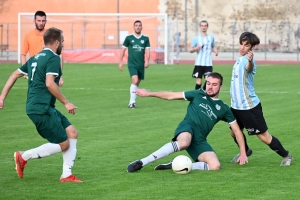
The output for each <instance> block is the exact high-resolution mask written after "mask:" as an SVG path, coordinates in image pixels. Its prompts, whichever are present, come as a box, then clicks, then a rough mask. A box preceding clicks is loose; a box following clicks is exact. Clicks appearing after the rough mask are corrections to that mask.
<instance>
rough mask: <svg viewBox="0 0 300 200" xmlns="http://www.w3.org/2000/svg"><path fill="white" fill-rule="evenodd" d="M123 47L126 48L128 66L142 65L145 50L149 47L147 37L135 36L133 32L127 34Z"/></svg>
mask: <svg viewBox="0 0 300 200" xmlns="http://www.w3.org/2000/svg"><path fill="white" fill-rule="evenodd" d="M123 47H126V48H128V67H144V64H145V50H146V48H150V41H149V37H148V36H146V35H140V37H136V36H135V35H134V34H131V35H128V36H127V37H126V38H125V40H124V42H123Z"/></svg>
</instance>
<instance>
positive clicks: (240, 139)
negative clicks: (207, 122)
mask: <svg viewBox="0 0 300 200" xmlns="http://www.w3.org/2000/svg"><path fill="white" fill-rule="evenodd" d="M230 127H231V130H232V131H233V132H234V134H235V137H236V140H237V142H238V144H239V148H240V157H239V158H238V160H237V162H239V163H240V165H244V164H246V163H248V157H247V155H246V151H245V142H244V137H243V133H242V132H241V130H240V127H239V125H238V123H237V122H233V123H232V124H230Z"/></svg>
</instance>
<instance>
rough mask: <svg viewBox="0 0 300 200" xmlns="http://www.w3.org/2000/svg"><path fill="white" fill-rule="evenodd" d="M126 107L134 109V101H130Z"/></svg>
mask: <svg viewBox="0 0 300 200" xmlns="http://www.w3.org/2000/svg"><path fill="white" fill-rule="evenodd" d="M128 108H131V109H134V108H136V105H135V103H131V104H129V105H128Z"/></svg>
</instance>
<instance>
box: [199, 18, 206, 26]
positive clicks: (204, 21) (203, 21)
mask: <svg viewBox="0 0 300 200" xmlns="http://www.w3.org/2000/svg"><path fill="white" fill-rule="evenodd" d="M201 23H206V24H207V27H208V22H207V21H206V20H202V21H201V22H200V23H199V26H201Z"/></svg>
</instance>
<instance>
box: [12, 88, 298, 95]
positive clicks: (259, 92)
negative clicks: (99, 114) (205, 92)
mask: <svg viewBox="0 0 300 200" xmlns="http://www.w3.org/2000/svg"><path fill="white" fill-rule="evenodd" d="M12 89H17V90H27V87H13V88H12ZM63 89H64V90H90V91H101V90H103V91H127V90H128V91H129V88H128V89H124V88H67V87H63ZM187 90H188V89H187ZM149 91H169V92H172V91H173V90H149ZM177 92H178V91H177ZM222 92H226V93H229V91H226V90H221V93H222ZM256 93H258V94H300V92H287V91H256Z"/></svg>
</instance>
